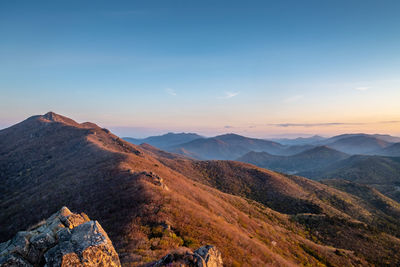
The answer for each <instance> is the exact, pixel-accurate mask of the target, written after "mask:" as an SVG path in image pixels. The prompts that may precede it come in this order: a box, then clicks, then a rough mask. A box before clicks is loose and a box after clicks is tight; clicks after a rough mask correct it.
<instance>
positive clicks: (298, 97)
mask: <svg viewBox="0 0 400 267" xmlns="http://www.w3.org/2000/svg"><path fill="white" fill-rule="evenodd" d="M303 98H304V96H302V95H294V96H291V97H288V98H285V99H283V101H282V102H283V103H294V102H297V101H299V100H301V99H303Z"/></svg>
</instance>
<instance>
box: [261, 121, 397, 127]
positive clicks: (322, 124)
mask: <svg viewBox="0 0 400 267" xmlns="http://www.w3.org/2000/svg"><path fill="white" fill-rule="evenodd" d="M395 123H400V121H378V122H371V123H365V122H320V123H271V124H268V126H276V127H284V128H287V127H307V128H308V127H327V126H328V127H329V126H349V125H372V124H395Z"/></svg>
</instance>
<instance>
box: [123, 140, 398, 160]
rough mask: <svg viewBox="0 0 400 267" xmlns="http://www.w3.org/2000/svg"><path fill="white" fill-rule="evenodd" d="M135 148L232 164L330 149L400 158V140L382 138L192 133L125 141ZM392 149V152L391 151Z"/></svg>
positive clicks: (352, 153) (353, 153)
mask: <svg viewBox="0 0 400 267" xmlns="http://www.w3.org/2000/svg"><path fill="white" fill-rule="evenodd" d="M124 139H125V140H126V141H128V142H131V143H133V144H142V143H148V144H150V145H152V146H155V147H157V148H160V149H163V150H166V151H169V152H173V153H178V154H181V155H185V156H188V157H192V158H196V159H220V160H232V159H236V158H239V157H241V156H244V155H245V154H247V153H249V152H251V151H254V152H266V153H268V154H271V155H277V156H291V155H295V154H298V153H300V152H303V151H306V150H310V149H312V148H314V147H318V146H327V147H330V148H332V149H335V150H337V151H340V152H343V153H346V154H351V155H355V154H366V155H386V156H400V151H399V150H400V149H398V148H396V146H393V145H394V143H395V142H396V141H397V142H400V137H395V136H390V135H383V134H372V135H371V134H362V133H360V134H342V135H337V136H334V137H330V138H325V137H322V136H318V135H315V136H312V137H308V138H303V137H299V138H294V139H288V138H286V139H285V138H283V139H272V140H267V139H259V138H249V137H246V136H241V135H238V134H223V135H219V136H215V137H209V138H205V137H203V136H200V135H198V134H193V133H180V134H174V133H168V134H165V135H161V136H151V137H148V138H144V139H135V138H129V137H126V138H124ZM391 146H393V148H392V149H389V147H391Z"/></svg>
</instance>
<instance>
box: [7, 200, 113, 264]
mask: <svg viewBox="0 0 400 267" xmlns="http://www.w3.org/2000/svg"><path fill="white" fill-rule="evenodd" d="M0 266H2V267H3V266H4V267H5V266H24V267H25V266H26V267H30V266H32V267H33V266H46V267H52V266H121V264H120V261H119V257H118V254H117V253H116V252H115V249H114V247H113V245H112V242H111V240H110V239H109V238H108V236H107V233H106V232H105V231H104V230H103V228H102V227H101V225H100V224H99V223H98V222H97V221H91V220H90V219H89V218H88V217H87V215H86V214H84V213H82V214H76V213H72V212H71V211H70V210H69V209H68V208H66V207H63V208H62V209H61V210H60V211H58V212H57V213H55V214H53V215H52V216H51V217H50V218H48V219H47V220H45V221H41V222H40V223H38V224H36V225H34V226H32V227H31V228H30V229H28V230H27V231H21V232H18V233H17V234H16V235H15V236H14V238H12V239H11V240H9V241H7V242H4V243H1V244H0Z"/></svg>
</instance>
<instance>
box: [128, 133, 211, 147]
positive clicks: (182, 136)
mask: <svg viewBox="0 0 400 267" xmlns="http://www.w3.org/2000/svg"><path fill="white" fill-rule="evenodd" d="M202 138H204V137H203V136H201V135H198V134H195V133H167V134H164V135H159V136H150V137H147V138H142V139H140V138H131V137H124V138H123V139H124V140H125V141H128V142H130V143H132V144H135V145H141V144H144V143H146V144H149V145H152V146H155V147H158V148H161V149H163V148H168V147H171V146H176V145H179V144H183V143H187V142H190V141H193V140H195V139H202Z"/></svg>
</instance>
